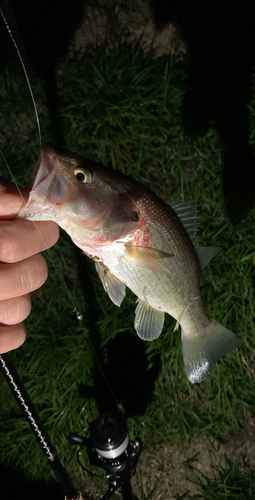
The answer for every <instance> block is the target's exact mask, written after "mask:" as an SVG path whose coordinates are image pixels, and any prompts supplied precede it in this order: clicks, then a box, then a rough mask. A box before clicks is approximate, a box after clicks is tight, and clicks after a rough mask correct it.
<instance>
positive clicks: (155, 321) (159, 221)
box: [18, 147, 241, 383]
mask: <svg viewBox="0 0 255 500" xmlns="http://www.w3.org/2000/svg"><path fill="white" fill-rule="evenodd" d="M18 216H19V217H23V218H26V219H29V220H52V221H54V222H56V223H57V224H59V226H60V227H62V228H63V229H64V230H65V231H66V232H67V233H68V234H69V235H70V236H71V238H72V240H73V241H74V243H75V244H76V245H77V246H78V247H79V248H81V249H82V250H83V252H84V253H85V254H87V255H88V256H89V257H90V258H92V259H94V260H95V262H96V269H97V271H98V274H99V276H100V278H101V281H102V284H103V286H104V289H105V290H106V292H107V293H108V294H109V297H110V298H111V300H112V301H113V302H114V303H115V304H116V305H118V306H120V305H121V302H122V300H123V298H124V296H125V287H126V286H127V287H128V288H130V289H131V290H132V292H133V293H134V294H135V295H136V296H137V302H138V304H137V307H136V311H135V329H136V331H137V334H138V335H139V336H140V337H141V338H142V339H144V340H154V339H156V338H157V337H158V336H159V335H160V333H161V331H162V328H163V324H164V315H165V313H168V314H170V315H171V316H172V317H174V318H175V319H176V321H177V323H176V329H177V328H178V326H179V325H181V330H182V352H183V358H184V367H185V371H186V373H187V376H188V378H189V380H190V381H191V382H193V383H194V382H201V381H202V380H203V379H204V378H206V376H207V375H208V373H209V372H210V371H211V370H212V368H213V366H214V364H215V363H216V362H217V361H218V359H219V358H220V357H222V356H224V355H225V354H227V353H228V352H229V351H231V350H233V349H234V348H235V347H237V346H239V345H240V343H241V341H240V339H239V338H238V337H237V336H236V335H235V334H234V333H233V332H231V331H230V330H228V329H226V328H224V327H223V326H222V325H220V324H219V323H217V322H216V321H215V320H214V319H211V318H209V317H208V316H207V314H206V313H205V311H204V307H203V304H202V300H201V296H200V291H199V282H200V274H201V268H204V267H205V265H206V264H207V263H208V262H209V261H210V260H211V258H212V257H213V256H214V255H215V254H216V253H217V252H218V250H219V249H218V248H209V249H206V248H202V249H201V248H199V247H195V245H196V241H195V236H194V235H195V232H196V209H195V207H193V206H191V204H190V203H189V202H188V203H187V202H186V203H182V202H177V203H174V204H173V205H172V207H170V206H169V205H167V204H166V203H164V202H163V201H162V200H161V199H160V198H158V197H157V196H156V195H155V194H153V193H152V192H151V191H150V190H148V189H146V188H145V187H144V186H142V185H141V184H140V183H138V182H137V181H135V180H133V179H131V178H129V177H127V176H125V175H123V174H121V173H118V172H116V171H114V170H111V169H108V168H107V167H103V166H102V165H99V164H98V163H95V162H92V161H91V160H88V159H86V158H84V157H82V156H80V155H77V154H75V153H70V152H63V153H58V152H57V151H55V150H53V149H50V148H47V147H43V148H42V151H41V157H40V158H39V160H38V162H37V166H36V168H35V173H34V183H33V187H32V189H31V192H30V196H29V200H28V203H27V204H26V206H25V207H23V208H22V209H21V211H20V213H19V214H18Z"/></svg>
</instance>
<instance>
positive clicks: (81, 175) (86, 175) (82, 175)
mask: <svg viewBox="0 0 255 500" xmlns="http://www.w3.org/2000/svg"><path fill="white" fill-rule="evenodd" d="M74 176H75V177H76V179H77V181H79V182H83V183H84V184H89V183H90V182H91V181H92V175H91V173H90V171H89V170H87V169H86V168H83V167H77V168H75V169H74Z"/></svg>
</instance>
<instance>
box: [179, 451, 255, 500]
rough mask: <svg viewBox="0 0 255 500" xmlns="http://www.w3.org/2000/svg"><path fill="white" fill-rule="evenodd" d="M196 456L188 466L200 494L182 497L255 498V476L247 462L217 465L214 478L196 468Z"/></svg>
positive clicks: (192, 480) (227, 462)
mask: <svg viewBox="0 0 255 500" xmlns="http://www.w3.org/2000/svg"><path fill="white" fill-rule="evenodd" d="M195 462H196V457H193V459H191V460H189V461H188V462H187V463H186V466H187V468H188V470H189V472H190V473H191V475H192V478H191V482H192V483H193V485H195V486H196V487H197V489H198V492H199V494H198V495H197V494H195V495H191V496H189V494H188V493H187V494H184V495H183V496H182V497H177V500H181V498H192V499H194V500H195V499H197V500H198V499H201V498H204V499H206V500H239V499H240V500H246V499H251V498H254V495H255V478H254V475H253V473H252V472H251V471H250V469H249V467H248V466H247V464H245V463H242V462H238V461H237V462H235V463H231V462H229V461H227V460H226V461H225V465H224V466H221V467H215V470H214V475H213V477H212V478H209V477H206V476H204V475H203V474H202V473H201V472H199V471H198V470H197V469H196V463H195Z"/></svg>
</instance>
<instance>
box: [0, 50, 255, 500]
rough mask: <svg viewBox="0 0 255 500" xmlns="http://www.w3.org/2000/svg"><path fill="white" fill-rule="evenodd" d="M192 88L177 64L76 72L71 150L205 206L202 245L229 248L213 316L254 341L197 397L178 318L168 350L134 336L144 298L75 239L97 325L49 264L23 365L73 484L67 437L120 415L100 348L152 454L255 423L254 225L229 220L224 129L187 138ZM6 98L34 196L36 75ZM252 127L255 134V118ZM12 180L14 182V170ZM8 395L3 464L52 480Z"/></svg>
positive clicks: (80, 286)
mask: <svg viewBox="0 0 255 500" xmlns="http://www.w3.org/2000/svg"><path fill="white" fill-rule="evenodd" d="M185 75H186V62H185V61H183V62H182V63H178V64H176V65H174V66H173V67H171V65H170V64H169V62H168V61H153V60H151V59H150V57H144V56H143V55H142V54H141V53H140V52H139V51H134V50H131V49H129V48H128V47H123V48H122V49H121V50H120V51H119V52H118V53H116V52H115V53H111V54H110V55H109V56H105V55H104V54H103V53H96V54H94V55H86V56H82V57H80V58H77V59H74V60H70V61H68V64H67V63H66V62H65V63H64V62H63V64H62V65H61V67H60V69H59V72H58V88H59V123H60V127H61V134H62V138H63V144H62V146H64V147H66V148H68V149H70V150H73V151H77V152H79V153H81V154H84V155H85V156H87V157H89V158H91V159H93V160H96V161H99V162H101V163H103V164H105V165H108V166H112V167H113V168H115V169H117V170H121V171H122V172H125V173H126V174H128V175H130V176H132V177H134V178H135V179H138V180H140V181H141V182H142V183H143V184H145V185H146V186H148V187H150V188H151V189H152V190H153V191H154V192H155V193H156V194H158V195H160V196H161V197H162V198H163V199H164V200H165V201H167V202H170V201H173V200H178V199H180V198H181V199H184V200H190V199H192V200H193V201H194V203H195V204H197V205H199V206H200V213H199V215H200V224H199V227H200V231H199V242H200V244H201V245H202V246H210V245H215V246H217V245H219V246H221V247H222V250H221V252H220V253H219V254H218V255H217V256H216V257H215V259H214V260H213V261H212V262H211V263H210V265H209V266H208V268H206V270H205V271H204V272H203V276H202V281H201V295H202V299H203V302H204V305H205V309H206V311H207V313H208V314H209V315H211V316H213V317H214V318H215V319H216V320H217V321H219V322H221V323H222V324H224V326H227V327H229V328H230V329H232V330H233V331H234V332H236V333H237V334H238V335H240V337H241V338H242V339H243V344H242V346H241V348H240V349H238V350H236V351H234V352H233V353H231V354H230V355H228V356H227V357H225V358H224V359H222V360H221V361H220V362H219V363H218V364H217V366H216V367H215V369H214V370H213V372H212V373H211V374H210V375H209V377H208V378H207V380H206V381H205V382H203V383H201V384H199V385H192V384H190V382H189V381H188V380H187V378H186V375H185V373H184V369H183V363H182V356H181V342H180V334H179V333H178V334H177V333H173V329H174V323H175V322H174V321H173V320H172V318H170V317H167V318H166V322H165V326H164V330H163V333H162V335H161V336H160V337H159V339H158V340H157V341H155V342H153V343H149V344H145V343H142V342H141V341H140V340H139V339H137V338H136V335H135V332H134V329H133V322H134V310H135V297H134V296H133V295H132V293H131V292H130V293H127V297H126V298H125V300H124V303H123V305H122V306H121V308H120V309H119V308H117V307H115V306H114V305H113V304H112V303H111V302H110V300H109V299H108V296H107V295H106V294H105V292H104V291H103V289H102V286H101V284H100V283H99V281H98V278H97V276H96V274H95V271H94V265H93V263H92V262H89V261H87V260H86V259H85V257H84V259H83V258H82V257H81V256H80V254H79V253H77V252H76V250H75V249H74V248H73V245H72V244H71V242H70V240H69V238H68V237H67V236H66V235H64V234H63V233H62V235H61V238H60V240H59V242H58V243H57V244H56V245H55V247H54V248H53V249H52V254H53V257H54V260H55V261H56V262H57V265H58V266H59V268H60V269H61V272H62V274H63V276H64V279H65V280H66V283H67V286H68V289H69V292H70V294H71V296H72V302H73V303H74V304H75V305H76V307H77V308H78V309H79V310H80V311H82V313H83V315H84V321H83V323H82V325H80V324H79V323H77V322H76V319H75V317H74V316H73V315H72V314H70V312H71V311H72V309H73V305H72V302H71V301H70V297H69V295H68V293H67V292H66V289H65V287H63V285H62V283H61V282H60V280H59V277H58V273H57V272H56V269H55V268H54V266H53V265H52V262H51V259H50V258H49V256H48V254H47V253H46V254H45V258H46V260H47V261H48V265H49V279H48V281H47V282H46V284H45V285H44V286H43V287H42V288H41V289H40V290H38V291H37V292H35V293H33V310H32V313H31V315H30V316H29V318H28V319H27V321H26V327H27V331H28V336H27V341H26V343H25V344H24V346H22V347H21V348H20V349H19V350H17V351H16V352H13V353H12V354H11V357H12V360H13V361H14V363H15V365H16V367H17V370H18V372H19V373H20V375H21V377H22V378H23V381H24V383H25V385H26V388H27V390H28V392H29V394H30V396H31V398H32V400H33V402H34V404H35V405H36V407H37V410H38V412H39V414H40V416H41V418H42V420H43V422H44V425H45V427H46V428H47V430H48V432H49V434H50V436H51V438H52V439H53V442H54V444H55V445H56V447H57V449H58V451H59V454H60V456H61V458H62V459H63V461H64V463H65V464H66V465H67V467H68V470H69V472H70V473H72V474H75V471H76V469H77V465H76V462H75V450H73V449H72V448H70V446H69V445H68V443H67V439H66V437H67V435H68V434H69V432H70V431H78V432H80V433H81V432H84V433H85V429H87V427H88V424H89V423H90V422H91V421H92V420H93V419H94V418H96V416H98V414H99V410H101V409H102V408H101V407H102V406H104V409H105V410H107V409H108V406H107V405H109V406H112V404H113V403H112V396H111V393H110V392H109V390H108V389H107V386H106V385H105V382H104V380H103V378H102V376H101V375H100V373H99V371H98V370H96V369H95V367H96V366H97V361H96V359H95V356H94V354H93V352H92V350H91V345H90V343H88V341H87V339H88V338H89V339H90V341H91V342H92V343H93V345H94V347H95V350H96V352H97V355H98V356H99V358H100V360H101V362H102V364H103V367H104V370H105V373H106V374H107V378H108V380H109V382H110V384H111V386H112V388H113V390H114V391H115V392H116V394H117V396H118V399H119V401H120V406H121V408H122V409H123V410H126V411H127V409H129V411H128V414H129V416H130V418H129V432H130V436H131V438H133V437H134V436H136V435H137V436H140V437H141V439H143V440H145V446H149V443H150V442H151V441H153V442H155V441H159V440H160V439H163V440H169V441H170V442H173V441H175V440H180V439H182V438H185V437H189V436H190V435H192V433H200V434H201V435H206V436H212V437H215V438H216V439H218V440H219V441H221V440H222V439H225V438H226V437H227V436H229V435H230V434H231V433H233V432H234V431H236V430H237V428H238V426H239V425H241V424H242V423H243V422H244V419H245V414H246V413H247V411H248V412H253V411H254V410H255V403H254V381H255V372H254V347H255V337H254V308H255V298H254V247H255V234H254V223H253V221H252V220H250V221H248V222H246V223H245V224H242V225H240V226H238V227H234V226H233V225H232V224H231V223H230V222H229V221H228V220H227V219H226V218H225V215H224V210H223V195H222V187H221V156H220V147H219V142H218V137H217V135H216V133H215V132H214V130H213V129H209V130H208V132H207V133H206V135H204V136H203V137H196V138H190V137H187V136H185V135H184V134H183V130H182V121H181V104H182V97H183V94H184V91H185ZM32 85H33V89H34V93H35V98H36V101H37V102H38V103H39V114H40V123H41V127H42V135H43V142H44V143H48V144H49V145H50V146H53V147H54V144H52V143H51V140H50V139H51V125H50V118H49V111H48V109H47V104H46V98H45V92H44V89H43V85H42V83H41V82H40V80H39V79H35V80H34V81H32ZM21 96H22V97H21ZM0 98H1V99H2V100H3V106H2V108H1V113H0V146H1V149H2V150H3V152H4V154H5V156H6V159H7V161H8V163H9V165H10V168H11V170H12V172H13V174H14V176H15V178H16V180H17V182H18V184H19V185H24V184H25V183H26V182H27V180H28V178H29V176H30V173H31V170H32V165H33V164H34V163H35V161H36V160H37V157H38V156H39V147H38V142H39V141H38V133H37V129H36V123H35V117H34V111H33V109H32V106H31V102H30V97H29V94H28V91H27V87H26V82H25V79H24V76H23V75H20V74H18V73H12V72H10V71H6V72H3V73H2V74H1V75H0ZM252 109H254V107H253V108H252ZM251 117H252V118H251V119H252V121H253V122H254V114H252V113H251ZM252 124H253V123H252ZM251 142H252V138H251ZM1 174H2V175H3V177H9V173H8V171H7V169H6V167H5V165H4V163H3V162H2V163H1ZM126 338H128V341H127V349H128V345H131V346H132V350H131V352H130V354H129V355H128V356H126V358H127V359H126V360H125V363H126V364H125V365H123V366H122V368H121V367H119V365H117V359H118V356H119V355H120V353H121V345H122V342H123V343H124V339H125V341H126ZM122 339H123V340H122ZM117 347H118V348H119V349H120V351H116V350H117ZM138 354H139V356H138ZM115 363H116V364H115ZM155 367H156V368H157V369H156V368H155ZM122 372H123V373H124V375H125V377H124V379H127V378H129V377H131V375H132V374H134V375H135V377H134V379H132V380H134V382H133V385H132V387H127V388H125V391H126V392H125V391H124V382H123V388H121V387H118V384H117V383H116V380H117V379H118V378H119V377H120V376H121V375H122ZM124 379H123V380H124ZM95 380H96V383H95ZM146 380H147V381H148V383H147V385H149V393H148V394H147V393H146V391H145V390H144V387H146ZM142 383H144V386H142V385H141V384H142ZM94 384H95V387H94V388H93V386H94ZM0 385H1V391H0V420H1V428H0V460H1V461H5V462H6V463H11V464H12V465H13V466H15V467H18V468H22V470H23V471H24V472H25V473H26V474H27V475H28V476H29V478H30V479H34V480H35V479H42V478H47V477H48V475H49V470H48V465H47V463H44V461H43V460H42V455H41V450H40V449H39V447H38V446H37V445H36V443H35V439H34V438H33V436H32V434H31V432H30V430H29V428H28V425H27V423H26V422H25V420H24V418H23V416H22V415H21V412H20V411H19V409H18V408H17V406H16V403H15V402H14V401H13V398H12V395H11V394H10V392H9V390H8V388H7V386H6V383H5V381H3V380H0ZM87 386H89V387H90V389H89V388H88V387H87ZM101 386H102V387H103V388H104V389H103V392H104V393H105V394H104V398H103V396H102V392H100V390H99V388H100V387H101ZM139 386H140V388H141V387H142V389H141V392H140V393H139ZM89 390H90V392H89ZM124 392H125V394H124ZM86 394H90V397H88V396H86ZM141 394H146V398H147V399H146V398H145V401H144V407H143V411H142V414H137V412H136V410H135V408H134V407H131V402H130V397H131V399H132V398H134V399H135V401H136V400H137V401H138V400H139V398H140V397H141ZM100 401H101V407H100V408H99V406H100ZM102 401H103V404H102ZM145 409H146V412H145ZM224 474H225V472H224ZM230 475H231V474H230ZM240 477H241V476H240ZM238 481H241V479H240V478H239V479H238ZM218 482H219V481H218ZM238 484H239V483H238ZM227 489H228V486H227ZM238 491H239V490H238ZM215 494H216V493H215ZM235 494H236V493H235ZM203 498H210V499H211V498H216V496H204V497H203ZM217 498H235V497H234V496H232V497H230V496H229V497H228V496H226V497H224V496H219V497H217Z"/></svg>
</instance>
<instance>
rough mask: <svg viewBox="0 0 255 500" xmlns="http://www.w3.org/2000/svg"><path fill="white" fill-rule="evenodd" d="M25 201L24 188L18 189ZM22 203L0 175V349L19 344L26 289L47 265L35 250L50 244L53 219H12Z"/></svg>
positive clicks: (40, 279)
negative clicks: (42, 220)
mask: <svg viewBox="0 0 255 500" xmlns="http://www.w3.org/2000/svg"><path fill="white" fill-rule="evenodd" d="M22 195H23V196H24V198H25V201H27V197H28V192H27V191H26V190H24V189H23V190H22ZM23 205H24V201H23V200H22V198H21V196H20V194H19V193H18V191H17V188H16V187H15V185H14V184H12V183H10V182H8V181H6V180H4V179H3V178H1V177H0V353H1V354H2V353H4V352H7V351H11V350H13V349H16V348H17V347H19V346H20V345H21V344H23V342H24V341H25V338H26V329H25V326H24V324H23V321H24V320H25V318H27V316H28V315H29V313H30V310H31V300H30V295H29V294H30V292H32V291H33V290H36V289H37V288H39V287H40V286H42V285H43V283H44V282H45V280H46V278H47V274H48V272H47V265H46V262H45V260H44V258H43V257H42V255H40V253H39V252H42V251H43V250H46V249H47V248H49V247H51V246H52V245H54V244H55V243H56V242H57V240H58V236H59V228H58V226H57V224H55V223H54V222H37V223H36V225H37V226H38V228H39V231H40V232H39V231H38V229H37V228H36V226H35V224H34V223H33V222H30V221H26V220H23V219H14V217H15V215H16V214H17V213H18V212H19V210H20V208H21V207H22V206H23Z"/></svg>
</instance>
